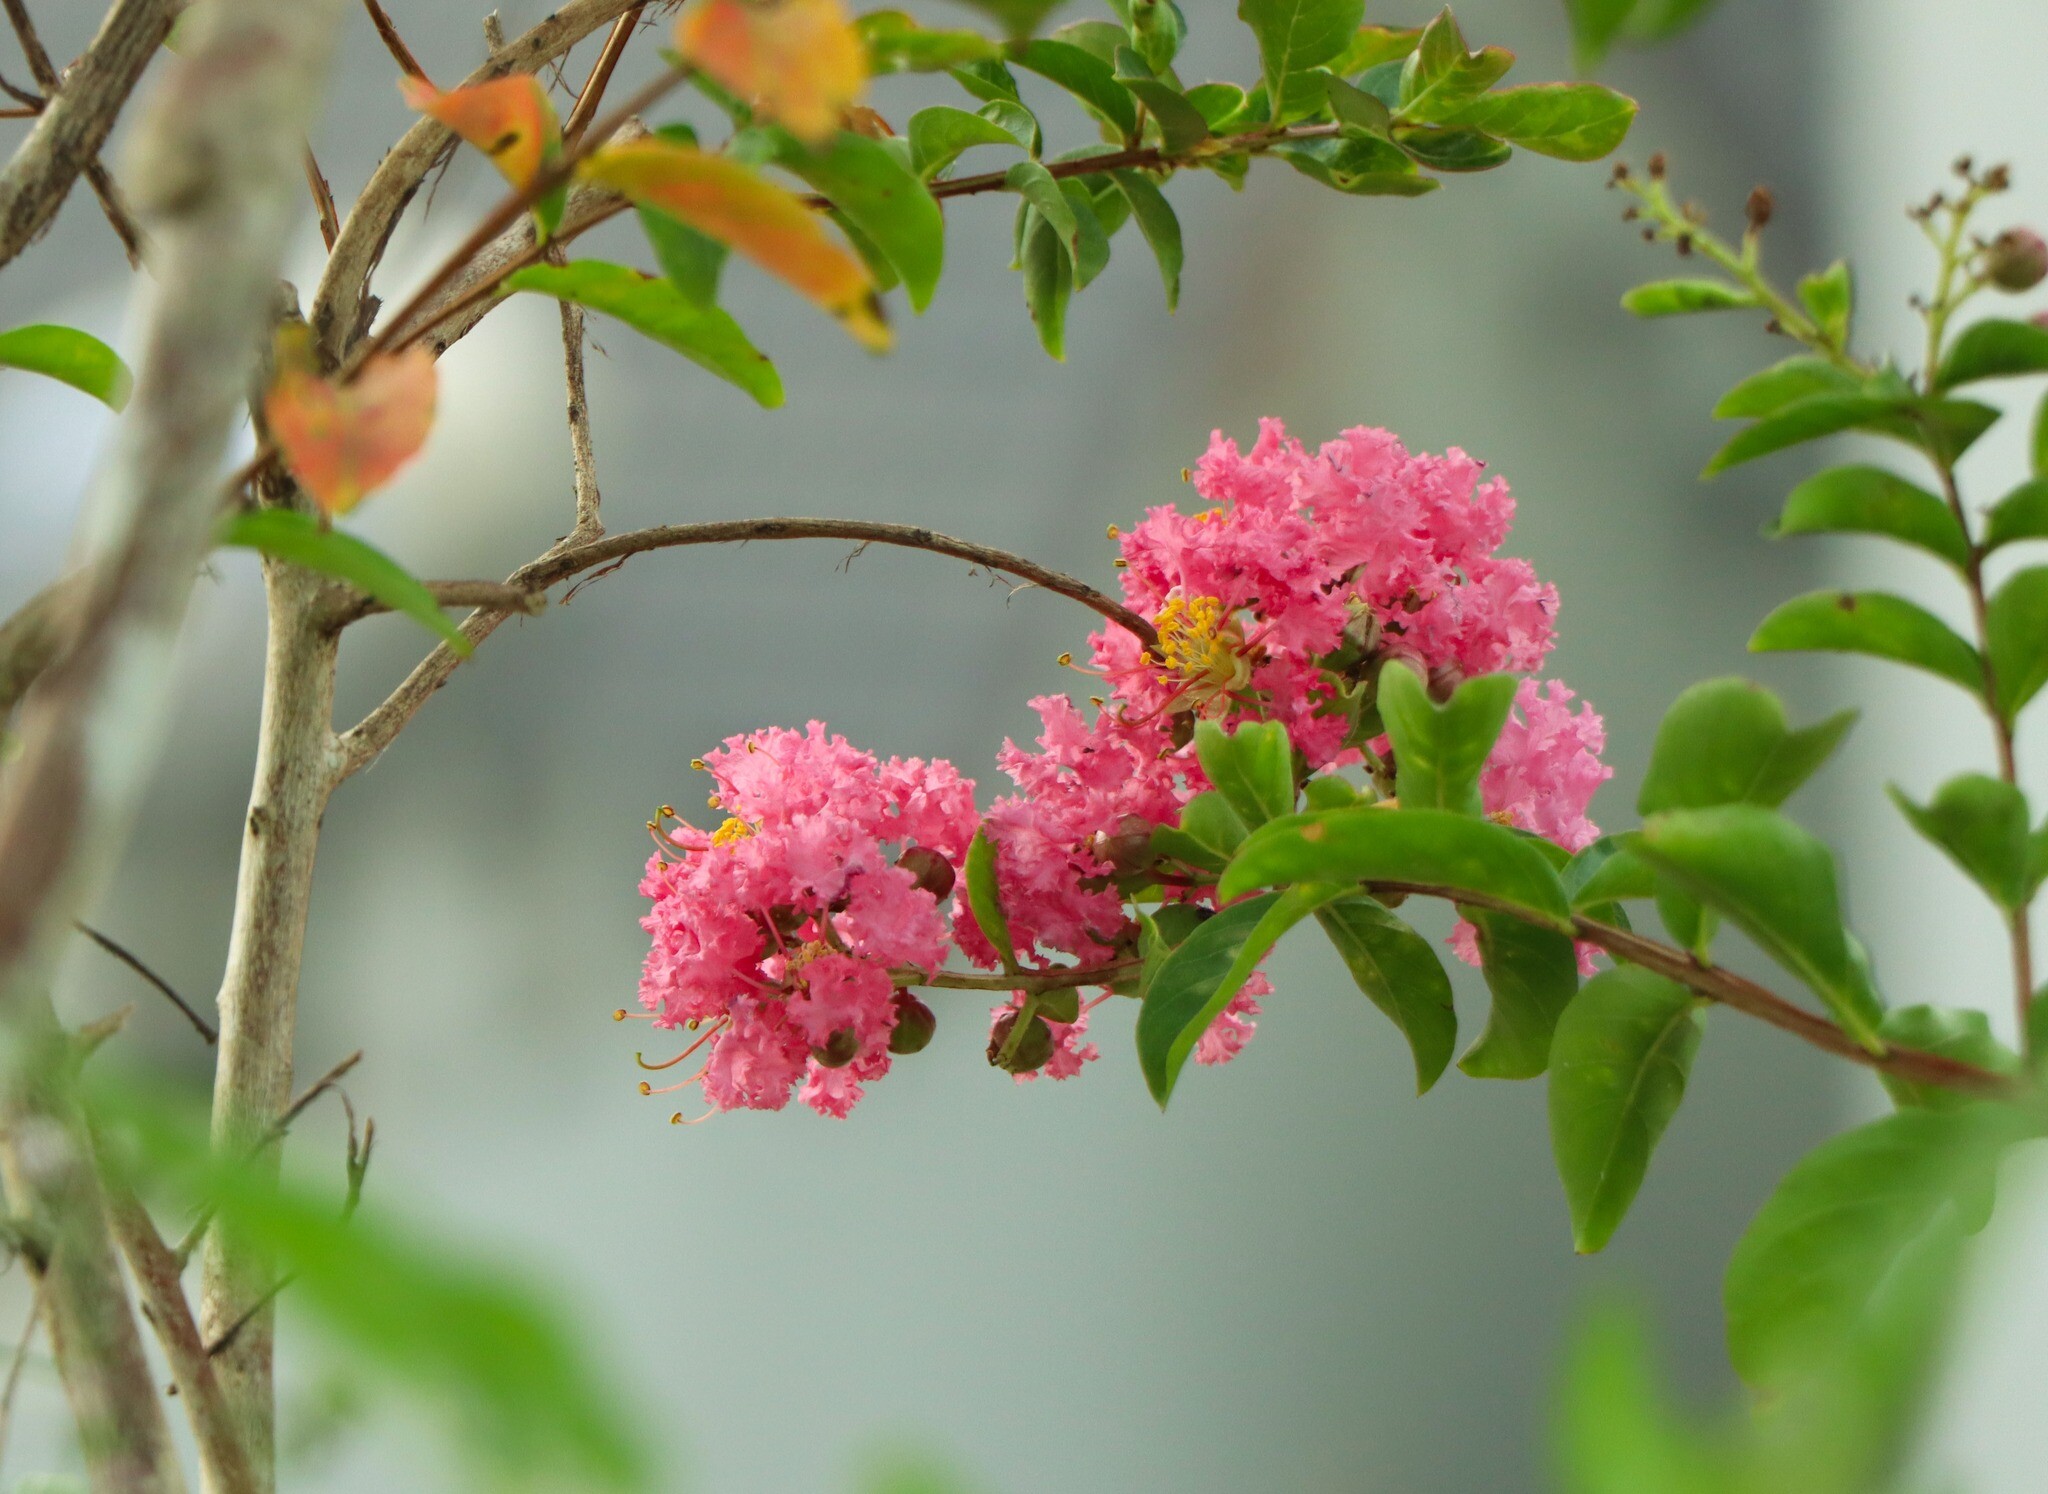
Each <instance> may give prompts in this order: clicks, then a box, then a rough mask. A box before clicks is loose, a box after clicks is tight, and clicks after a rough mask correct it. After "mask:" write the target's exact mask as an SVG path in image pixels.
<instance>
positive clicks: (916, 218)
mask: <svg viewBox="0 0 2048 1494" xmlns="http://www.w3.org/2000/svg"><path fill="white" fill-rule="evenodd" d="M777 136H778V138H777V150H776V153H775V162H776V164H777V165H779V166H781V167H783V168H784V169H785V170H787V171H790V172H793V173H795V174H796V175H797V176H800V177H802V178H803V179H804V181H806V182H808V183H809V184H810V185H811V187H812V188H814V189H815V190H816V191H818V192H820V193H822V194H823V195H824V197H825V198H826V200H827V201H829V202H830V203H831V204H832V206H834V207H835V208H837V209H839V211H840V212H842V213H844V214H845V215H846V216H847V218H848V219H850V220H851V221H852V223H853V224H854V226H855V227H857V228H858V229H860V231H861V232H862V233H864V234H866V235H867V236H868V238H869V239H870V240H871V241H872V242H873V243H874V245H875V246H876V247H877V248H878V249H880V250H881V251H882V253H883V255H885V256H886V257H887V259H888V261H889V263H890V264H891V265H893V266H895V269H896V273H897V274H898V275H899V276H900V277H902V280H903V289H904V292H905V293H906V294H907V295H908V296H909V297H910V309H911V310H912V311H918V312H921V311H923V310H924V309H925V308H926V307H927V306H929V305H931V302H932V292H933V291H935V290H937V289H938V285H939V272H940V270H942V269H943V268H944V266H945V261H946V218H945V215H944V214H943V213H941V212H940V211H939V205H938V203H937V202H936V201H934V200H933V198H932V194H931V193H930V192H928V191H927V190H926V189H925V185H924V182H923V180H922V179H921V178H920V177H919V176H918V174H917V173H916V172H914V171H912V170H911V169H910V167H909V166H908V165H906V164H905V163H904V161H903V158H902V157H901V156H900V155H898V154H897V153H896V151H894V150H892V149H891V148H890V147H889V146H888V145H887V144H885V143H884V142H882V141H880V140H870V139H869V138H868V137H867V136H865V135H856V134H854V133H853V132H852V131H851V130H841V131H840V132H839V133H838V134H837V135H834V136H833V137H832V139H831V141H830V143H829V144H827V145H825V146H824V147H823V148H818V149H814V148H807V147H805V146H804V144H803V143H802V142H801V141H799V140H798V139H796V137H795V136H793V135H790V134H788V133H787V132H785V131H778V132H777Z"/></svg>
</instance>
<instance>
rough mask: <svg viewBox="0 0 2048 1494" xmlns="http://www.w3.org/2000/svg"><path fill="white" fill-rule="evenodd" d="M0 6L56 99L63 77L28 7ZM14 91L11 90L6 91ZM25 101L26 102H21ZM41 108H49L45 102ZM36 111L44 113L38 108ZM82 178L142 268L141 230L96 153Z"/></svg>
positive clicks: (2, 1) (14, 0) (17, 3)
mask: <svg viewBox="0 0 2048 1494" xmlns="http://www.w3.org/2000/svg"><path fill="white" fill-rule="evenodd" d="M0 6H4V7H5V9H6V11H7V19H8V20H9V21H10V22H12V23H13V26H14V34H15V36H16V37H17V38H18V39H19V40H20V42H21V55H22V56H23V57H25V58H26V59H27V60H28V70H29V72H30V73H31V74H33V75H34V77H35V80H36V83H37V85H38V86H40V87H41V88H42V90H43V93H44V94H45V95H46V99H47V98H55V97H56V96H57V95H58V94H60V93H61V92H62V91H63V88H64V81H63V76H62V75H61V74H60V73H59V72H58V71H57V65H56V63H54V62H53V61H51V60H50V54H49V52H48V51H47V50H46V49H45V48H44V46H43V39H42V38H41V37H40V36H38V35H36V28H35V23H34V22H33V21H31V20H30V19H29V14H28V7H27V5H26V4H24V3H23V0H0ZM8 92H9V93H13V92H14V90H13V89H11V88H10V89H9V90H8ZM24 102H25V101H24ZM43 107H45V108H46V107H48V105H47V102H46V103H45V104H44V106H43ZM35 112H36V113H38V114H40V113H42V112H43V109H42V108H38V109H37V110H36V111H35ZM85 179H86V181H87V182H89V183H90V184H91V186H92V190H93V195H94V196H96V197H98V198H99V200H100V211H101V212H103V213H105V214H106V215H107V222H108V223H109V224H110V225H112V227H113V230H114V235H115V237H116V238H118V239H120V241H121V248H122V249H123V250H124V251H126V253H127V255H128V263H129V264H130V265H131V266H133V267H134V268H136V269H140V268H142V230H141V229H139V228H137V227H136V226H135V220H134V219H133V218H132V217H130V216H129V214H128V209H127V207H126V206H125V205H123V203H122V201H121V196H120V193H119V192H117V191H116V190H115V187H114V179H113V177H112V176H110V175H109V174H108V172H107V168H106V167H105V166H103V165H101V164H100V159H99V156H98V155H97V154H96V153H95V154H94V155H93V156H92V157H90V158H89V159H88V160H87V161H86V162H85Z"/></svg>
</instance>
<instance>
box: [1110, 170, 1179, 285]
mask: <svg viewBox="0 0 2048 1494" xmlns="http://www.w3.org/2000/svg"><path fill="white" fill-rule="evenodd" d="M1110 179H1111V180H1113V181H1114V182H1115V183H1116V185H1117V190H1118V191H1120V192H1122V193H1123V194H1124V200H1125V201H1127V202H1129V203H1130V205H1131V216H1132V217H1133V218H1135V219H1137V221H1138V230H1139V232H1141V233H1143V234H1144V235H1145V242H1146V243H1147V244H1150V245H1151V246H1152V257H1153V258H1154V259H1156V260H1158V261H1159V278H1160V280H1161V281H1162V282H1163V283H1164V284H1165V286H1166V309H1167V311H1169V312H1171V311H1173V310H1174V309H1175V308H1177V307H1178V306H1179V305H1180V272H1181V266H1182V263H1183V259H1182V250H1181V238H1180V219H1179V218H1178V217H1176V216H1175V215H1174V211H1173V204H1171V203H1169V202H1168V201H1167V200H1166V194H1165V193H1164V192H1161V191H1160V190H1159V188H1158V186H1157V185H1156V184H1155V183H1154V182H1153V180H1152V178H1151V177H1149V176H1146V175H1145V174H1144V173H1143V172H1142V171H1129V170H1124V171H1112V172H1111V173H1110Z"/></svg>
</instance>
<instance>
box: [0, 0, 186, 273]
mask: <svg viewBox="0 0 2048 1494" xmlns="http://www.w3.org/2000/svg"><path fill="white" fill-rule="evenodd" d="M0 3H4V5H5V7H6V10H7V15H8V19H9V20H10V21H12V22H13V23H14V29H15V33H16V35H18V36H19V37H20V38H21V45H22V51H23V53H24V54H25V55H26V56H27V58H28V63H29V67H30V69H31V70H32V71H34V72H35V74H36V81H37V82H38V83H39V84H40V85H41V86H42V88H43V89H44V91H45V92H46V93H48V94H49V95H50V98H49V99H48V100H47V101H46V104H45V107H44V108H43V110H42V112H41V114H40V115H39V116H38V118H37V119H36V122H35V127H34V128H33V129H31V130H30V131H29V133H28V138H27V139H25V140H23V141H22V143H21V145H20V147H19V148H18V149H17V150H16V151H15V153H14V158H13V159H12V160H10V161H9V162H8V163H7V166H6V169H5V170H4V171H0V264H6V263H7V262H8V261H9V260H11V259H13V258H14V257H15V256H16V255H17V254H19V253H21V251H22V250H23V249H25V248H26V247H28V245H29V244H30V243H31V242H32V241H33V240H34V239H35V237H36V236H37V235H38V234H40V233H41V232H42V231H43V229H44V228H45V227H46V226H47V225H48V224H49V222H50V220H51V218H53V217H54V216H56V212H57V209H58V207H60V206H61V205H62V204H63V201H64V199H65V197H66V196H67V195H68V194H69V193H70V191H71V186H72V183H74V182H75V181H77V180H78V176H79V173H80V172H84V173H85V174H86V178H87V180H88V181H90V182H91V183H92V187H93V190H94V192H96V193H98V194H99V198H100V205H101V207H102V208H103V209H104V210H105V212H106V215H107V221H108V222H109V223H111V224H113V226H114V232H115V233H117V234H119V235H120V237H121V244H122V247H123V248H124V249H126V250H127V251H128V258H129V262H130V263H137V264H139V263H140V261H141V249H142V240H141V235H140V233H139V231H138V230H137V229H136V227H135V225H134V223H133V222H132V221H131V220H130V218H129V216H128V213H127V210H126V209H125V208H124V207H123V206H122V204H121V201H120V197H119V195H118V194H117V193H116V191H115V189H114V184H113V180H112V178H110V177H109V176H108V175H107V172H106V168H105V167H103V166H102V165H101V164H100V162H99V152H100V147H101V146H102V145H104V144H105V143H106V139H107V135H108V134H109V133H110V132H111V131H112V130H113V128H114V121H115V119H116V118H117V117H118V116H119V114H120V112H121V106H122V105H123V104H124V103H126V102H127V100H128V95H129V94H130V93H131V92H133V91H134V88H135V85H136V83H137V82H138V81H139V80H140V79H141V77H142V70H143V69H144V68H146V67H147V66H148V65H149V63H150V60H151V59H152V58H153V57H154V56H155V55H156V51H157V48H158V47H160V46H161V45H162V44H163V40H164V38H165V37H166V36H168V35H170V31H171V22H172V21H173V20H175V19H176V18H177V13H178V3H177V0H114V5H113V8H112V9H110V10H109V11H108V12H107V17H106V19H105V20H104V21H102V22H101V23H100V29H99V32H98V34H97V35H95V36H94V37H93V39H92V43H91V45H90V46H88V47H87V48H86V50H85V55H84V56H82V57H80V58H79V59H78V61H77V62H75V63H73V64H72V65H71V67H70V69H69V70H68V72H67V73H66V74H64V75H63V78H62V82H61V84H60V82H59V81H58V73H57V70H56V67H55V65H54V64H53V63H52V62H51V61H50V56H49V54H48V53H47V52H46V51H44V50H43V46H42V43H41V42H40V41H39V40H37V39H36V34H35V27H34V26H33V24H32V23H31V22H30V20H29V16H28V11H27V10H26V8H25V6H24V3H23V0H0Z"/></svg>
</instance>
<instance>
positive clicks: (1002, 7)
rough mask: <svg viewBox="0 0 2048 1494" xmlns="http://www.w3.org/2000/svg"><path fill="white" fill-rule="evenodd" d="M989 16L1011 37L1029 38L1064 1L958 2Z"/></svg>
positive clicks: (972, 0)
mask: <svg viewBox="0 0 2048 1494" xmlns="http://www.w3.org/2000/svg"><path fill="white" fill-rule="evenodd" d="M959 3H960V4H962V5H967V6H971V7H973V8H974V9H975V10H978V11H980V12H981V13H982V14H983V15H985V16H990V17H992V18H993V19H994V20H995V23H996V24H997V25H998V26H1001V27H1002V28H1003V29H1004V30H1005V31H1007V32H1008V33H1009V34H1010V35H1011V36H1013V37H1023V36H1029V35H1030V34H1031V33H1032V32H1034V31H1036V30H1037V29H1038V28H1039V25H1040V24H1041V23H1042V22H1043V21H1044V20H1045V18H1046V17H1047V16H1049V15H1051V14H1052V13H1053V12H1054V11H1056V10H1058V9H1059V8H1060V6H1062V5H1064V4H1065V3H1066V0H959Z"/></svg>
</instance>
